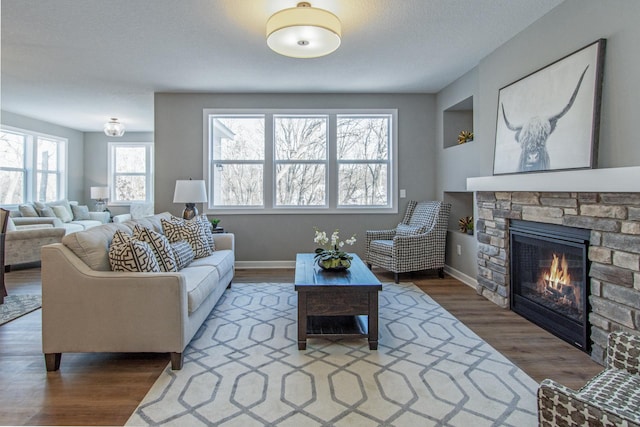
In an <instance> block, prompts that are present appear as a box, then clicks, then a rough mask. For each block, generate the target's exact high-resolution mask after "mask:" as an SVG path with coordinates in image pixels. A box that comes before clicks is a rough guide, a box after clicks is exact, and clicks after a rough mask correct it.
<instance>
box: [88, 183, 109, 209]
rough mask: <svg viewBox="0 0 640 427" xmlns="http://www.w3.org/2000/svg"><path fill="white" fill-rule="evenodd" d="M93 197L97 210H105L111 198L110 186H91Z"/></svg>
mask: <svg viewBox="0 0 640 427" xmlns="http://www.w3.org/2000/svg"><path fill="white" fill-rule="evenodd" d="M91 198H92V199H94V200H95V201H96V211H97V212H104V210H105V208H106V206H107V199H109V187H91Z"/></svg>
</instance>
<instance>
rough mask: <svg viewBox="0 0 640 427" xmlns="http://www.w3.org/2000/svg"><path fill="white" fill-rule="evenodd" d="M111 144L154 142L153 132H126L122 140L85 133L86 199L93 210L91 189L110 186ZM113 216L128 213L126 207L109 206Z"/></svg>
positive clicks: (100, 133) (100, 134) (98, 133)
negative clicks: (108, 167)
mask: <svg viewBox="0 0 640 427" xmlns="http://www.w3.org/2000/svg"><path fill="white" fill-rule="evenodd" d="M109 142H153V132H125V134H124V135H123V136H121V137H120V138H113V137H110V136H107V135H105V134H104V132H85V134H84V153H85V155H84V171H85V173H84V189H83V191H84V198H85V200H86V201H87V202H88V203H89V205H90V206H91V208H93V204H92V203H93V201H92V200H90V199H91V198H90V188H91V187H93V186H106V185H107V184H108V182H107V180H108V169H107V165H108V155H109V151H108V144H109ZM109 210H110V211H111V213H112V214H113V215H118V214H121V213H128V212H129V208H128V207H125V206H109Z"/></svg>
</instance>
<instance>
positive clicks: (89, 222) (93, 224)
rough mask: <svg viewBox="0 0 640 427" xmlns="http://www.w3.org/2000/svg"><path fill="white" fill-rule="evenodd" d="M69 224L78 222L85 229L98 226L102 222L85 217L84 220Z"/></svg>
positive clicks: (73, 222)
mask: <svg viewBox="0 0 640 427" xmlns="http://www.w3.org/2000/svg"><path fill="white" fill-rule="evenodd" d="M69 224H76V225H79V226H81V227H82V229H83V230H87V229H89V228H92V227H97V226H99V225H102V222H100V221H96V220H94V219H84V220H78V221H71V222H68V223H67V225H69Z"/></svg>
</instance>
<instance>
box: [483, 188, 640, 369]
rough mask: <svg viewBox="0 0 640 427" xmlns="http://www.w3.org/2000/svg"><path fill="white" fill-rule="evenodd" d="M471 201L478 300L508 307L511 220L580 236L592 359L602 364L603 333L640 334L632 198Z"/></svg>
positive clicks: (519, 196) (496, 194) (639, 233)
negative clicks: (584, 234) (584, 237)
mask: <svg viewBox="0 0 640 427" xmlns="http://www.w3.org/2000/svg"><path fill="white" fill-rule="evenodd" d="M635 185H637V178H636V184H635ZM475 198H476V204H477V217H478V220H477V224H476V230H477V239H478V277H477V292H478V294H480V295H482V296H484V297H485V298H487V299H489V300H491V301H492V302H494V303H495V304H497V305H499V306H501V307H504V308H509V306H510V284H509V283H510V264H509V262H510V261H509V259H510V243H509V228H510V223H511V221H512V220H525V221H530V222H534V223H543V224H559V225H565V226H569V227H574V228H578V229H584V230H588V231H589V238H588V241H589V243H588V259H589V261H590V267H589V270H588V272H587V273H588V278H587V283H588V286H589V287H590V294H591V295H590V297H589V302H590V312H589V313H588V316H587V318H588V322H589V325H588V326H589V329H590V337H589V339H590V343H589V347H590V348H591V357H592V359H594V360H595V361H597V362H599V363H603V360H604V350H605V349H606V339H607V334H608V333H609V332H611V331H614V330H621V329H626V330H635V331H639V332H640V193H636V192H633V193H620V192H564V191H555V192H535V191H475Z"/></svg>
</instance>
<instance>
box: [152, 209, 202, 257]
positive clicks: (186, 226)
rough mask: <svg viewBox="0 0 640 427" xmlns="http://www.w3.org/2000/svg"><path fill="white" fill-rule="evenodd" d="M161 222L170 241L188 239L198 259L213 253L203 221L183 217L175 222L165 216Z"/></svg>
mask: <svg viewBox="0 0 640 427" xmlns="http://www.w3.org/2000/svg"><path fill="white" fill-rule="evenodd" d="M161 222H162V231H163V232H164V235H165V236H167V238H168V239H169V242H171V243H174V242H177V241H179V240H186V241H187V242H189V244H190V245H191V249H193V255H194V256H195V258H196V259H198V258H204V257H207V256H209V255H211V254H212V253H213V252H212V251H211V246H209V241H208V240H207V235H206V232H205V229H204V226H203V224H202V222H200V221H194V220H190V221H185V220H182V219H179V220H178V221H175V222H173V221H167V220H166V219H164V218H163V219H162V220H161Z"/></svg>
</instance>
